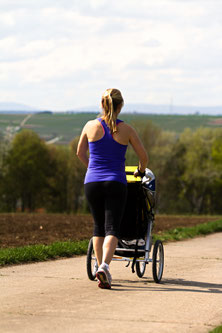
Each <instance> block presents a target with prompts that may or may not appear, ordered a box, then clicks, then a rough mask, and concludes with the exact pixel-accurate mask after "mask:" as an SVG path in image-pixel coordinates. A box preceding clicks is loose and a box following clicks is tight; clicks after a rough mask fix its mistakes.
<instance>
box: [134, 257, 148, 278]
mask: <svg viewBox="0 0 222 333" xmlns="http://www.w3.org/2000/svg"><path fill="white" fill-rule="evenodd" d="M145 270H146V263H145V262H143V261H136V274H137V276H138V277H140V278H142V277H143V275H144V273H145Z"/></svg>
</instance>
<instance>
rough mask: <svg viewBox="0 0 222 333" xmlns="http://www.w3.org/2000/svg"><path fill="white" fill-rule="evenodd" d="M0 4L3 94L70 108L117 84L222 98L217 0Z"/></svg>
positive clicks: (144, 95) (128, 90) (146, 93)
mask: <svg viewBox="0 0 222 333" xmlns="http://www.w3.org/2000/svg"><path fill="white" fill-rule="evenodd" d="M0 9H1V12H0V89H1V91H0V96H1V97H0V98H1V99H2V100H3V99H4V100H6V99H9V98H10V96H11V99H14V98H19V100H14V101H18V102H23V103H25V104H30V105H32V104H33V105H37V106H40V107H42V108H45V107H47V108H50V107H51V108H52V109H53V108H55V109H61V108H69V109H71V108H74V107H75V105H78V106H81V105H84V104H89V105H92V104H95V103H97V101H99V100H100V94H101V93H102V92H103V90H105V88H107V87H112V86H116V87H119V88H121V89H122V90H123V91H125V95H126V98H128V99H129V100H130V102H135V101H136V102H138V101H140V102H151V103H155V102H156V103H165V102H167V101H168V100H169V96H170V95H172V94H173V95H175V100H176V99H177V98H178V100H179V102H180V104H181V103H183V100H184V102H190V103H195V102H197V101H198V102H200V101H201V100H202V104H203V103H209V102H211V103H216V102H215V101H217V103H218V101H220V100H221V94H220V93H219V92H218V88H217V87H218V85H219V86H221V85H220V77H221V74H222V73H221V57H222V37H221V36H222V24H221V14H222V5H221V4H220V1H219V0H218V1H217V0H212V1H211V2H210V1H205V0H201V1H198V0H192V1H189V0H159V1H158V2H150V1H147V0H141V1H140V2H139V3H136V2H135V1H134V0H122V1H117V0H114V1H112V2H111V1H108V0H82V1H77V0H74V1H64V0H44V1H43V0H39V1H30V0H27V1H26V0H20V1H17V0H1V3H0ZM209 86H210V89H208V90H207V87H209ZM201 91H202V92H203V93H201ZM208 92H209V93H208ZM86 95H87V98H86ZM188 98H190V101H189V100H188ZM221 103H222V101H221Z"/></svg>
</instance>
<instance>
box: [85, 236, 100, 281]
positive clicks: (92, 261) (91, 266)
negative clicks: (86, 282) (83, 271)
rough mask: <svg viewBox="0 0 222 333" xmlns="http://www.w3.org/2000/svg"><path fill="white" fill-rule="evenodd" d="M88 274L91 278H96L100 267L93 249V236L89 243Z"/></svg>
mask: <svg viewBox="0 0 222 333" xmlns="http://www.w3.org/2000/svg"><path fill="white" fill-rule="evenodd" d="M86 268H87V274H88V277H89V279H90V280H92V281H93V280H95V278H96V272H97V269H98V264H97V260H96V258H95V255H94V251H93V239H92V238H91V239H90V241H89V245H88V250H87V257H86Z"/></svg>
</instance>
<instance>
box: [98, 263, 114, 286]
mask: <svg viewBox="0 0 222 333" xmlns="http://www.w3.org/2000/svg"><path fill="white" fill-rule="evenodd" d="M107 266H108V265H105V264H102V265H100V266H99V268H98V271H97V272H96V277H97V279H98V281H99V284H98V287H99V288H102V289H111V283H112V276H111V274H110V271H109V266H108V268H107Z"/></svg>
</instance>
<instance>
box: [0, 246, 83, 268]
mask: <svg viewBox="0 0 222 333" xmlns="http://www.w3.org/2000/svg"><path fill="white" fill-rule="evenodd" d="M88 243H89V241H88V240H83V241H79V242H71V241H68V242H55V243H52V244H51V245H43V244H39V245H30V246H24V247H15V248H6V249H0V266H4V265H8V264H19V263H26V262H31V261H45V260H48V259H56V258H59V257H72V256H73V255H80V254H85V253H86V252H87V247H88Z"/></svg>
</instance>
